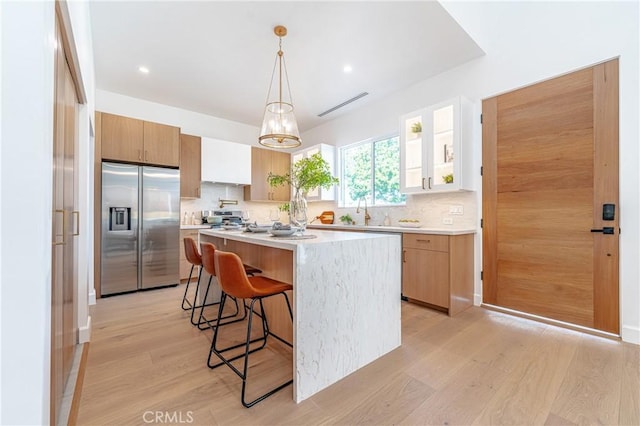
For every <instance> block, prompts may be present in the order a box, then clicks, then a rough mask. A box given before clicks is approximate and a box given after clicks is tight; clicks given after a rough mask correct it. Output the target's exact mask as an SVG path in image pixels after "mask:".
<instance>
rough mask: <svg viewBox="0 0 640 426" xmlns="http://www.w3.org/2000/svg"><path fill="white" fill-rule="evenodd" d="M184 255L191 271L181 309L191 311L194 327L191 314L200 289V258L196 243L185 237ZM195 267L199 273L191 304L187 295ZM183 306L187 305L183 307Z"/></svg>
mask: <svg viewBox="0 0 640 426" xmlns="http://www.w3.org/2000/svg"><path fill="white" fill-rule="evenodd" d="M183 241H184V254H185V256H186V258H187V262H189V263H190V264H191V270H190V271H189V279H188V280H187V287H186V288H185V289H184V296H182V309H183V310H185V311H188V310H191V324H193V325H195V323H194V322H193V314H194V312H195V309H196V302H197V298H198V289H199V288H200V276H201V275H202V257H201V256H200V253H198V247H197V246H196V242H195V240H194V239H193V238H191V237H187V238H185V239H184V240H183ZM195 267H198V268H200V271H199V272H200V273H198V280H197V281H196V291H195V293H194V296H193V302H190V301H189V299H188V298H187V294H188V292H189V286H190V285H191V277H192V275H193V269H194V268H195ZM185 304H186V305H187V306H186V307H185Z"/></svg>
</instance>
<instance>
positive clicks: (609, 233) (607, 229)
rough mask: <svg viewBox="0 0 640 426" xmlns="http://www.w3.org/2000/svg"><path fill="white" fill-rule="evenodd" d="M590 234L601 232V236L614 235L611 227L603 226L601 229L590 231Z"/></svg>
mask: <svg viewBox="0 0 640 426" xmlns="http://www.w3.org/2000/svg"><path fill="white" fill-rule="evenodd" d="M591 232H602V233H603V234H607V235H613V234H615V230H614V228H613V227H612V226H605V227H604V228H602V229H592V230H591Z"/></svg>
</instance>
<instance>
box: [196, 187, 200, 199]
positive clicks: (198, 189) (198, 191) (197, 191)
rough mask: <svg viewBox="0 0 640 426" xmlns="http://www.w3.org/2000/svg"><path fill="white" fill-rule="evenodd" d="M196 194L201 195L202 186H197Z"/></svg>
mask: <svg viewBox="0 0 640 426" xmlns="http://www.w3.org/2000/svg"><path fill="white" fill-rule="evenodd" d="M196 196H197V197H199V196H200V187H197V188H196Z"/></svg>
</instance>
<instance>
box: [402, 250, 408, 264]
mask: <svg viewBox="0 0 640 426" xmlns="http://www.w3.org/2000/svg"><path fill="white" fill-rule="evenodd" d="M402 263H407V251H406V250H402Z"/></svg>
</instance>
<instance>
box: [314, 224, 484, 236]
mask: <svg viewBox="0 0 640 426" xmlns="http://www.w3.org/2000/svg"><path fill="white" fill-rule="evenodd" d="M307 229H322V230H324V229H327V230H329V229H330V230H345V231H346V230H349V231H363V232H395V233H397V232H402V233H405V234H406V233H411V234H437V235H464V234H475V233H476V230H475V229H471V228H469V229H451V228H404V227H402V226H380V225H371V226H362V225H337V224H335V225H322V224H312V225H308V226H307Z"/></svg>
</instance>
